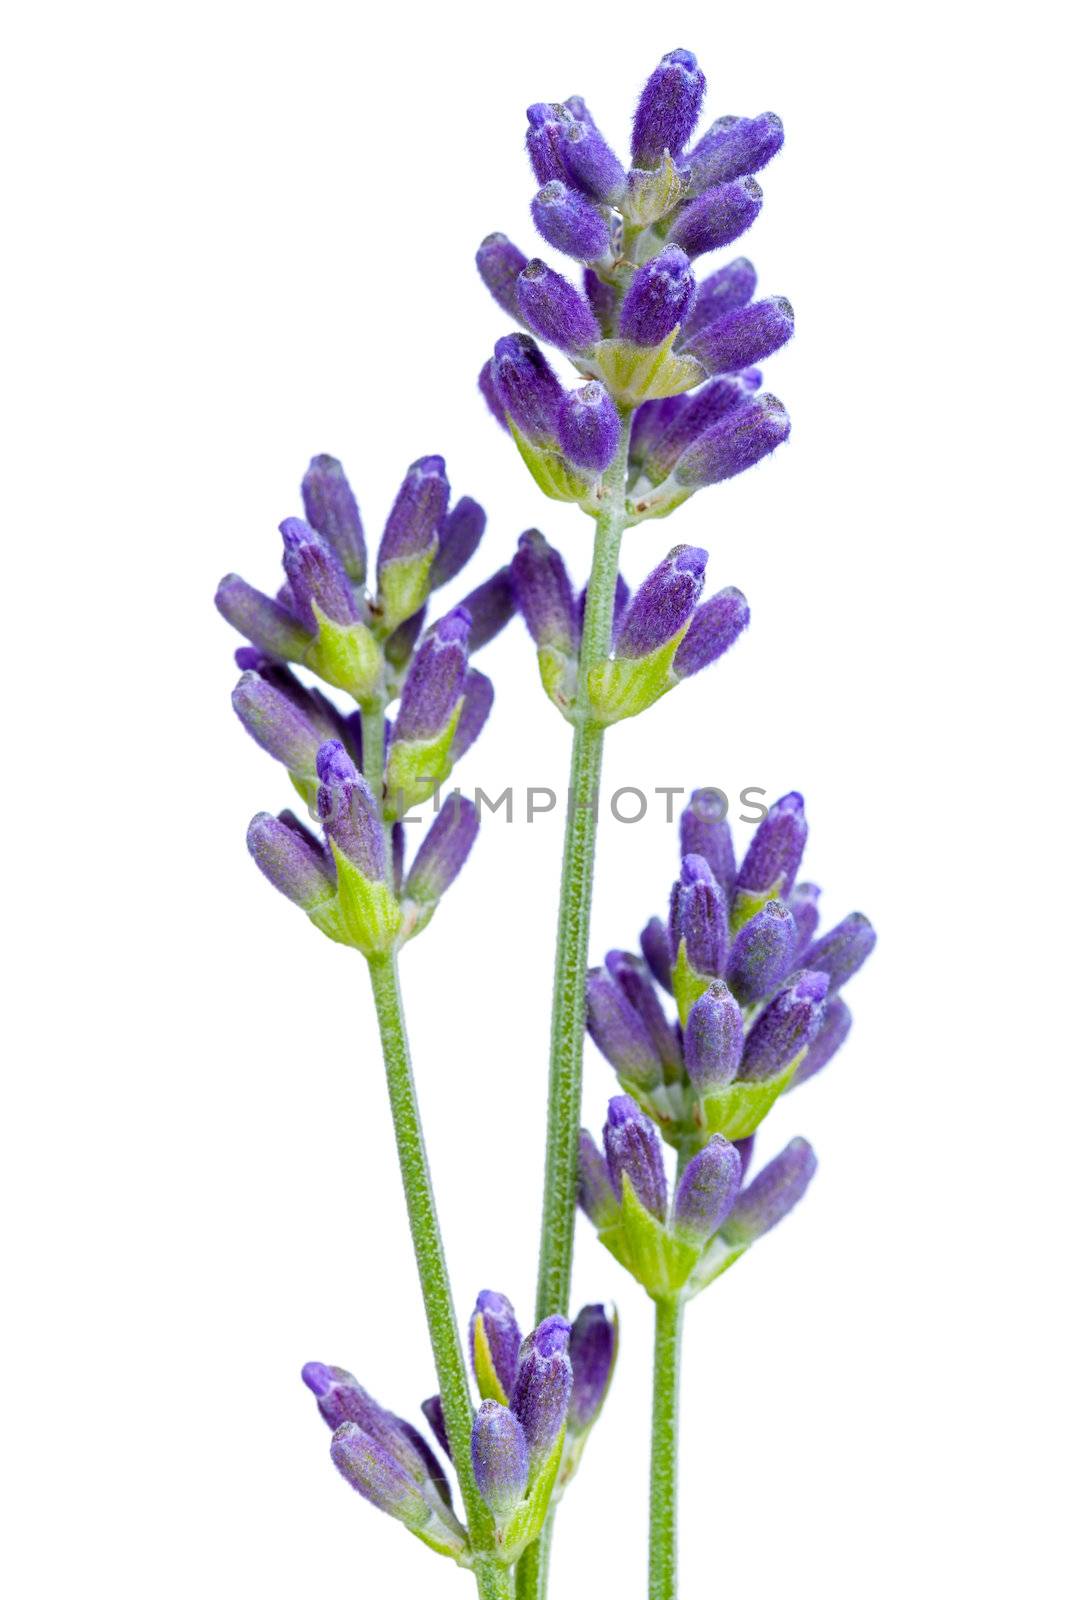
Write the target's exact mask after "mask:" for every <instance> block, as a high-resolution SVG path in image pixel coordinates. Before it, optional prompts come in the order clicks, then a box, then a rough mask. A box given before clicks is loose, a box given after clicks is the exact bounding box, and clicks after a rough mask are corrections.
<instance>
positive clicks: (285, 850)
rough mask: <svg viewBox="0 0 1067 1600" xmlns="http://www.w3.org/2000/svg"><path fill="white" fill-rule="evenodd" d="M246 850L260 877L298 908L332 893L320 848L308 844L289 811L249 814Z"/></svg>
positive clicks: (313, 906)
mask: <svg viewBox="0 0 1067 1600" xmlns="http://www.w3.org/2000/svg"><path fill="white" fill-rule="evenodd" d="M287 819H288V820H287ZM248 853H249V855H250V856H251V857H252V860H253V861H254V862H255V864H256V866H257V867H258V868H259V870H260V872H262V874H263V876H264V877H265V878H267V879H269V881H270V882H271V883H272V884H273V885H274V887H275V888H276V889H280V890H281V892H282V894H284V895H286V896H287V897H288V899H290V900H292V901H294V902H295V904H296V905H298V906H299V907H300V909H301V910H302V911H308V912H310V911H314V910H315V909H316V907H318V906H321V905H324V904H325V903H326V902H327V901H329V900H331V899H332V898H333V896H334V894H335V892H336V888H337V886H336V884H335V883H334V880H333V878H332V876H331V874H330V871H329V867H328V865H327V862H326V860H325V857H324V856H323V853H322V850H321V849H319V848H316V846H315V845H314V844H312V842H311V841H310V839H309V838H308V836H307V835H306V833H305V832H304V830H303V829H302V828H301V827H300V826H299V824H297V822H296V818H295V817H293V816H292V815H291V813H289V812H283V813H282V815H281V816H280V817H272V816H271V815H270V813H269V812H268V811H261V812H260V813H259V815H258V816H255V817H253V818H252V821H251V822H250V823H249V825H248Z"/></svg>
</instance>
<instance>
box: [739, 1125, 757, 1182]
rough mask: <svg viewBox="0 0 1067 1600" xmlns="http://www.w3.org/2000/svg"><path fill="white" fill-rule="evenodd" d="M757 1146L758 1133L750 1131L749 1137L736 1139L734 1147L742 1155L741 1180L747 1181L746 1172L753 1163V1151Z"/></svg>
mask: <svg viewBox="0 0 1067 1600" xmlns="http://www.w3.org/2000/svg"><path fill="white" fill-rule="evenodd" d="M755 1148H756V1135H755V1134H754V1133H750V1134H749V1135H748V1138H747V1139H735V1140H734V1149H735V1150H736V1151H737V1153H738V1155H739V1156H740V1157H741V1182H742V1183H744V1181H745V1173H746V1172H747V1171H748V1169H749V1167H750V1165H751V1164H752V1152H753V1150H755Z"/></svg>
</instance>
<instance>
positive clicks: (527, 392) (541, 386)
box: [493, 333, 563, 445]
mask: <svg viewBox="0 0 1067 1600" xmlns="http://www.w3.org/2000/svg"><path fill="white" fill-rule="evenodd" d="M493 383H494V385H495V387H496V392H497V394H498V395H499V397H500V403H501V405H502V406H503V407H504V410H505V411H506V412H507V414H508V416H509V417H510V419H511V421H512V422H513V423H514V424H515V426H516V428H518V430H519V432H520V433H521V434H523V435H524V437H525V438H527V439H529V440H531V442H532V443H534V444H537V445H554V444H555V443H556V417H557V414H558V412H559V406H560V401H561V400H562V399H563V389H562V386H561V384H560V381H559V379H558V378H557V377H556V375H555V373H554V372H553V371H552V368H551V367H550V366H549V364H548V362H547V361H546V360H545V358H544V356H543V355H542V354H541V351H540V348H539V347H538V345H537V342H536V341H535V340H534V339H531V338H530V336H529V335H528V334H525V333H509V334H507V335H505V337H504V338H503V339H498V340H497V342H496V345H495V347H494V350H493Z"/></svg>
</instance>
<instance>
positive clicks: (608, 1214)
mask: <svg viewBox="0 0 1067 1600" xmlns="http://www.w3.org/2000/svg"><path fill="white" fill-rule="evenodd" d="M578 1205H579V1208H580V1209H581V1210H582V1211H584V1212H585V1214H586V1216H587V1217H588V1218H589V1220H590V1222H591V1223H592V1224H593V1226H594V1227H595V1228H604V1227H607V1225H608V1224H609V1223H610V1222H612V1221H613V1220H614V1218H615V1214H616V1212H617V1211H618V1205H619V1203H618V1200H617V1198H616V1195H615V1190H614V1188H613V1187H612V1182H611V1174H610V1173H609V1171H608V1164H607V1162H606V1160H605V1159H604V1156H603V1154H602V1152H601V1150H600V1147H599V1145H598V1144H597V1142H596V1140H595V1139H594V1138H593V1135H592V1134H591V1133H590V1132H589V1131H588V1129H586V1128H583V1129H582V1130H581V1133H580V1134H579V1136H578Z"/></svg>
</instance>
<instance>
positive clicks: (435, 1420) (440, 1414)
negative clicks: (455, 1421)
mask: <svg viewBox="0 0 1067 1600" xmlns="http://www.w3.org/2000/svg"><path fill="white" fill-rule="evenodd" d="M419 1409H420V1410H421V1411H422V1414H423V1416H424V1417H425V1418H426V1422H427V1424H428V1426H429V1429H430V1432H431V1433H432V1434H433V1436H434V1438H435V1439H436V1440H437V1443H438V1444H439V1445H440V1446H441V1449H442V1450H443V1451H444V1453H445V1455H446V1456H447V1457H448V1459H449V1461H451V1459H452V1446H451V1445H450V1444H449V1442H448V1429H447V1428H446V1427H445V1408H444V1406H443V1405H442V1404H441V1396H440V1395H439V1394H432V1395H431V1396H430V1398H429V1399H428V1400H424V1401H423V1402H422V1405H421V1407H420V1408H419Z"/></svg>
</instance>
